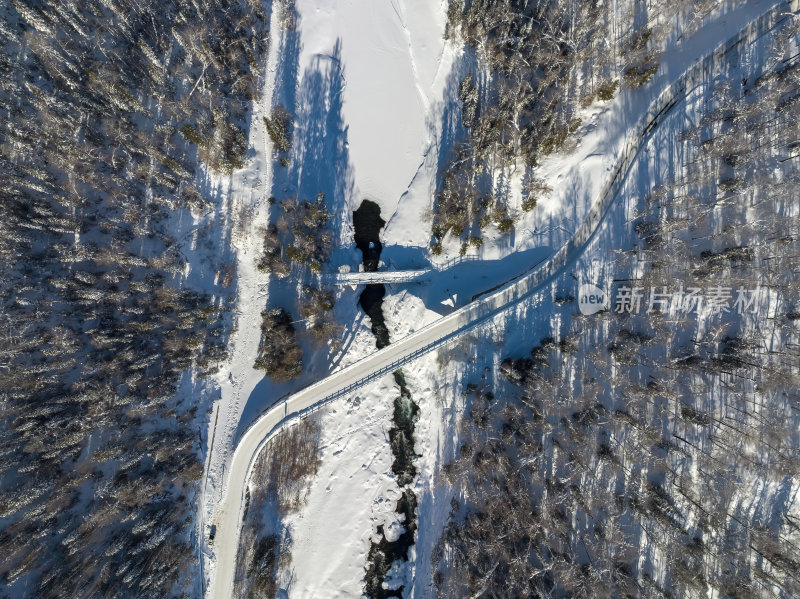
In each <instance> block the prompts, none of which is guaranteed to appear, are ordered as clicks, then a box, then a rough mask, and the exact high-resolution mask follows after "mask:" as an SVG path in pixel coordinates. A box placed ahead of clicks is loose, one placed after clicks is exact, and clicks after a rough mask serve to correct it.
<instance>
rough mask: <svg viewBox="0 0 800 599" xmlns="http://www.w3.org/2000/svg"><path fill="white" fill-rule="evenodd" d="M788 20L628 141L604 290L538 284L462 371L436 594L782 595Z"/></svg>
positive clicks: (789, 272)
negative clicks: (533, 330) (496, 339)
mask: <svg viewBox="0 0 800 599" xmlns="http://www.w3.org/2000/svg"><path fill="white" fill-rule="evenodd" d="M797 35H798V26H797V22H796V21H794V22H793V24H792V25H791V26H787V27H786V29H785V30H783V31H782V32H781V33H780V34H777V35H776V36H775V38H774V39H773V41H772V47H771V51H772V54H771V55H770V56H767V57H764V59H765V63H766V64H764V65H763V67H764V70H763V71H762V72H761V73H756V74H755V75H753V74H748V73H745V75H746V76H744V77H741V78H737V77H734V76H732V75H730V74H729V73H726V77H720V78H719V79H717V80H716V82H715V84H714V85H713V87H712V90H713V91H711V92H709V91H708V89H706V90H704V91H703V92H702V94H705V95H701V97H702V98H703V100H702V102H701V101H697V102H696V103H694V104H689V106H690V107H696V106H700V107H701V110H699V113H694V112H693V110H691V108H686V109H685V111H684V112H683V113H682V114H681V115H680V116H676V117H675V119H676V121H677V122H679V123H680V126H679V127H676V129H677V130H676V131H675V132H669V133H667V132H664V131H660V132H659V133H660V134H661V135H662V136H663V137H661V138H659V139H662V140H663V139H667V140H672V139H674V145H672V146H666V147H665V146H660V145H659V144H658V143H656V142H654V143H653V145H652V146H651V147H649V148H648V151H650V152H653V154H654V155H651V157H652V160H653V161H652V162H651V163H648V161H647V160H646V159H643V158H640V160H641V161H642V164H643V166H641V169H642V171H640V173H639V174H640V176H641V175H642V174H645V175H646V176H643V177H641V179H640V181H644V183H643V185H644V186H645V187H646V189H645V190H644V191H645V193H644V194H642V196H638V195H637V194H635V193H632V194H631V196H632V197H630V198H628V199H627V200H625V199H624V198H621V199H620V201H621V203H623V204H626V207H625V208H622V207H620V208H618V209H617V211H616V212H613V209H612V213H611V214H612V216H611V219H612V220H613V222H612V223H611V224H608V227H607V228H606V230H604V232H603V233H601V235H600V241H598V243H597V245H595V246H590V248H589V250H588V251H589V252H590V254H589V255H590V256H595V257H597V261H598V263H600V262H602V263H603V269H604V270H603V272H605V273H606V274H608V273H613V276H614V277H615V281H616V283H615V288H614V291H615V292H616V293H615V294H614V296H613V297H614V298H616V301H615V302H613V303H612V304H611V306H610V310H608V311H605V312H601V313H599V314H596V315H594V316H582V315H581V314H578V313H577V311H578V306H577V305H576V304H575V303H574V298H573V297H571V296H569V295H568V294H567V293H563V292H562V293H561V294H560V295H556V293H557V289H558V286H556V290H555V291H554V296H555V297H554V298H553V302H554V304H555V305H556V307H554V310H555V314H554V317H553V319H552V320H551V323H552V329H551V330H546V331H542V333H543V334H542V338H541V340H540V341H539V343H538V344H536V345H535V346H534V347H533V348H531V349H530V354H529V355H526V356H520V355H515V356H512V357H508V358H507V359H506V360H505V361H504V362H503V363H502V365H501V367H500V373H501V374H502V375H503V378H504V379H505V380H506V381H507V383H506V384H505V385H502V386H501V387H500V389H501V390H502V392H499V391H498V390H497V389H494V390H493V391H497V392H496V393H493V394H492V393H488V394H487V393H486V392H485V391H486V390H485V389H473V390H472V391H473V395H472V396H471V407H470V410H469V414H468V415H466V416H465V417H464V420H463V424H462V429H461V435H462V439H461V444H460V448H459V450H458V457H457V458H456V459H455V460H454V461H453V462H452V463H451V464H449V465H448V466H447V467H446V468H445V476H446V478H447V479H448V480H449V482H450V483H451V484H452V485H454V490H455V496H454V498H453V501H452V505H451V508H452V509H451V512H450V517H449V522H448V524H447V526H446V528H445V531H444V533H443V535H442V536H441V539H440V541H439V544H438V547H437V551H436V553H435V555H434V558H433V565H434V568H435V569H436V571H437V572H436V576H435V584H436V587H437V591H438V595H439V596H440V597H465V596H494V597H523V596H557V597H566V596H569V597H675V598H678V597H681V598H684V597H708V596H718V597H742V598H744V597H786V598H789V597H797V596H798V595H800V576H798V570H800V561H799V558H798V556H800V513H798V506H797V503H796V493H797V486H796V473H797V471H798V468H800V458H799V457H798V456H800V437H799V436H798V422H800V419H799V416H798V415H799V414H800V392H799V391H798V390H800V352H799V351H798V348H800V327H799V326H798V321H800V309H799V306H800V286H798V281H799V280H800V278H798V269H799V268H800V263H799V262H798V248H799V247H800V244H799V243H798V239H800V215H799V214H798V202H797V197H798V196H797V190H798V188H799V187H800V170H798V164H797V157H798V152H797V147H798V144H797V140H798V138H800V128H798V120H797V118H796V115H797V106H798V98H800V93H799V91H800V69H798V62H797V56H798V55H797V51H796V48H797V41H798V37H797ZM747 51H748V50H747V49H746V48H745V47H742V48H740V49H739V50H738V51H733V52H732V55H733V57H734V58H735V60H734V61H733V62H734V64H735V65H736V66H738V65H740V64H744V63H746V58H745V56H746V53H747ZM739 52H740V53H739ZM755 53H756V54H757V52H755ZM737 61H738V62H737ZM708 85H710V84H708ZM698 88H702V86H698ZM698 93H700V92H698ZM675 110H676V111H680V107H678V108H676V109H675ZM661 127H664V125H661ZM667 127H669V125H667ZM650 169H652V170H650ZM611 240H614V241H613V242H612V241H611ZM621 240H627V241H624V242H621ZM602 243H605V244H610V243H615V244H618V245H615V246H613V247H614V250H613V251H612V252H608V253H604V252H603V251H602V250H603V248H604V247H608V246H604V245H602ZM592 251H593V252H594V253H591V252H592ZM570 280H571V279H570ZM562 288H563V286H562ZM482 391H483V392H482Z"/></svg>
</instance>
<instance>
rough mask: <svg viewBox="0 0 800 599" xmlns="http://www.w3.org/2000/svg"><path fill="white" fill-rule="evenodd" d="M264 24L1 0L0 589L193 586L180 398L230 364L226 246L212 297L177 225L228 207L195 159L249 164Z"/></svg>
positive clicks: (254, 11)
mask: <svg viewBox="0 0 800 599" xmlns="http://www.w3.org/2000/svg"><path fill="white" fill-rule="evenodd" d="M264 20H265V16H264V12H263V7H262V6H261V3H260V2H256V1H249V2H246V1H244V0H243V1H242V2H227V1H226V2H218V1H213V0H212V1H201V2H153V1H148V0H145V1H127V0H102V1H101V0H97V1H95V0H89V1H86V2H78V3H75V2H70V1H61V0H42V1H29V0H13V1H11V2H5V3H3V4H2V6H0V72H1V73H2V75H0V97H1V98H2V101H0V106H2V108H1V109H0V189H1V190H2V191H0V195H1V196H2V201H0V210H1V211H2V215H1V216H0V220H2V222H3V226H2V227H0V229H2V230H0V251H1V252H2V256H3V260H2V266H0V269H1V271H2V275H0V282H1V283H2V289H1V290H0V292H1V293H2V316H1V318H2V331H3V333H2V334H3V343H2V344H1V345H2V349H0V352H2V368H0V378H1V379H2V383H0V390H1V391H2V413H1V414H0V422H1V423H2V424H0V439H1V440H0V452H1V453H2V466H0V481H2V491H1V492H0V547H2V559H0V588H2V589H5V590H7V591H8V592H10V593H12V594H13V595H15V596H41V597H56V596H65V597H66V596H69V597H101V596H115V597H161V596H164V595H171V594H173V595H178V594H181V593H182V592H184V591H192V592H195V591H194V590H193V589H199V585H198V580H197V577H198V573H197V571H198V562H197V554H198V548H197V543H198V541H197V538H196V536H195V535H194V534H193V530H194V524H193V523H194V520H195V517H196V512H197V506H196V496H197V485H198V483H197V481H198V480H199V479H200V477H201V475H202V471H203V464H202V461H201V459H202V458H201V456H202V454H201V452H200V450H201V443H202V442H203V441H202V438H201V437H200V436H199V431H200V430H201V426H202V425H203V423H204V422H205V421H206V420H207V418H208V416H207V415H206V414H205V410H206V409H207V406H203V407H202V409H200V408H201V403H200V398H194V400H189V401H183V400H182V399H181V398H176V395H175V391H176V385H177V383H178V381H179V379H180V378H181V377H182V376H183V374H184V373H185V372H186V371H187V369H190V368H191V369H192V370H193V371H194V372H195V373H196V375H197V376H204V375H208V374H211V373H213V372H214V371H215V370H216V368H217V364H218V363H219V362H220V360H222V359H223V358H224V356H225V353H226V336H227V333H228V330H229V328H230V317H229V315H228V314H229V311H230V305H229V303H228V298H229V297H230V292H229V290H226V286H230V285H231V280H230V273H228V274H227V275H226V273H225V269H224V268H223V266H222V261H221V260H216V265H215V264H208V265H206V267H205V268H206V270H208V271H209V272H206V274H205V277H206V278H209V279H213V280H214V283H213V284H211V285H210V288H211V289H213V290H214V291H213V292H212V293H213V295H212V294H209V293H208V290H209V286H206V287H205V288H203V287H200V286H197V285H193V284H192V282H190V281H188V280H187V278H186V276H185V275H186V274H187V268H186V265H187V258H186V255H185V252H187V251H189V247H190V245H195V244H197V243H198V239H197V237H194V238H191V234H192V231H191V229H190V228H187V226H186V222H187V221H188V223H189V224H191V223H192V220H193V216H192V215H200V214H209V213H210V214H212V215H213V213H214V211H215V209H216V207H217V205H218V198H217V197H215V193H216V191H215V190H214V189H213V188H211V187H209V186H208V185H206V184H204V182H203V179H202V178H198V177H197V176H196V173H197V172H200V171H201V170H204V169H208V171H209V172H217V173H226V172H230V171H232V170H234V169H238V168H240V167H241V166H242V165H243V163H244V162H243V161H244V158H245V151H246V148H247V139H246V135H247V126H248V122H249V118H250V116H249V115H250V112H251V107H252V102H253V101H254V100H255V99H257V98H258V97H259V94H260V91H259V90H260V88H261V85H262V74H261V72H260V71H261V66H260V65H262V63H263V58H264V55H265V52H266V36H265V32H266V28H265V22H264ZM206 181H208V179H206ZM212 218H213V217H212ZM199 242H200V244H201V245H202V244H203V243H205V244H208V245H209V248H210V249H209V253H211V254H212V255H214V254H217V256H221V255H223V254H224V252H225V248H224V244H225V243H226V239H206V240H203V239H202V238H200V240H199ZM0 595H3V596H5V595H6V593H5V592H3V591H0Z"/></svg>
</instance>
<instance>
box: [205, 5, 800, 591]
mask: <svg viewBox="0 0 800 599" xmlns="http://www.w3.org/2000/svg"><path fill="white" fill-rule="evenodd" d="M798 12H800V0H791V1H789V0H784V1H782V2H779V3H778V4H776V5H774V6H773V7H772V8H771V9H770V10H768V11H767V12H765V13H764V14H763V15H762V16H760V17H758V18H757V19H755V20H753V21H752V22H750V24H749V25H747V26H746V27H744V28H743V29H742V30H740V31H739V33H738V34H737V35H735V36H733V37H732V38H730V39H728V40H727V41H725V42H724V43H722V44H720V45H719V46H717V48H716V49H715V50H714V51H713V52H711V53H710V54H708V55H707V56H706V57H705V58H703V59H702V60H700V61H698V62H696V63H695V64H694V65H692V66H691V67H690V68H689V69H688V70H687V71H685V72H684V73H683V75H681V77H680V78H679V79H678V80H677V81H675V82H674V83H673V84H672V85H670V86H669V87H668V88H667V89H665V90H664V91H663V92H662V93H661V94H660V95H659V97H658V98H657V99H656V100H655V101H654V102H653V103H652V104H651V106H650V108H649V110H648V111H647V113H646V114H645V115H644V116H643V117H642V118H641V119H640V121H639V123H638V124H637V126H636V127H634V128H633V129H632V132H631V133H630V134H629V135H628V137H627V139H626V140H625V143H624V145H623V148H622V151H621V152H620V154H619V156H618V157H617V160H616V163H615V165H614V167H613V169H612V170H611V173H610V175H609V177H608V179H607V181H606V182H605V184H604V185H603V187H602V189H601V191H600V193H599V194H598V196H597V198H596V199H595V201H594V204H593V205H592V207H591V209H590V210H589V212H588V213H587V215H586V217H585V219H584V221H583V222H582V223H581V225H580V226H579V227H578V229H577V230H576V231H575V233H574V234H573V236H572V237H571V239H570V240H569V241H568V242H567V243H566V244H565V245H564V246H562V247H561V248H560V249H559V250H558V252H556V253H555V254H554V255H553V256H552V257H551V258H550V259H549V260H547V261H546V262H544V263H542V264H541V265H540V266H538V267H534V268H533V269H531V270H530V271H528V272H526V273H523V274H522V275H520V276H518V277H517V278H516V279H514V280H512V281H510V282H508V283H506V284H505V285H504V286H503V287H501V288H500V289H498V290H496V291H492V292H491V293H490V294H488V295H484V296H483V297H480V298H478V299H476V300H475V301H473V302H471V303H470V304H468V305H466V306H464V307H463V308H461V309H459V310H456V311H455V312H453V313H451V314H449V315H448V316H445V317H443V318H440V319H438V320H436V321H435V322H433V323H431V324H429V325H428V326H426V327H424V328H422V329H420V330H419V331H417V332H415V333H414V334H412V335H409V336H407V337H405V338H403V339H401V340H399V341H396V342H394V343H393V344H392V345H390V346H389V347H386V348H384V349H382V350H380V351H377V352H375V353H374V354H372V355H371V356H369V357H367V358H364V359H362V360H359V361H358V362H355V363H353V364H351V365H350V366H347V367H346V368H343V369H342V370H339V371H337V372H334V373H332V374H331V375H329V376H328V377H326V378H324V379H322V380H321V381H319V382H317V383H315V384H313V385H311V386H309V387H306V388H305V389H302V390H301V391H298V392H297V393H295V394H293V395H291V396H289V397H288V398H286V399H285V400H282V401H281V402H280V403H278V404H276V405H274V406H272V407H271V408H270V409H269V410H267V411H266V412H265V413H264V414H263V415H262V416H260V417H259V418H258V420H256V421H255V422H254V423H253V425H252V426H251V427H250V428H249V429H248V430H247V431H246V432H245V433H244V434H243V435H242V437H241V438H240V440H239V442H238V444H237V446H236V449H235V451H234V454H233V457H232V459H231V463H230V467H229V469H228V482H227V490H226V492H225V493H224V496H223V499H222V501H221V502H220V504H219V505H218V508H217V512H216V514H215V518H214V521H215V523H216V542H215V546H214V548H213V549H214V554H215V556H216V576H215V579H214V580H213V581H212V583H211V585H210V588H209V590H208V596H210V597H214V598H216V599H230V598H231V597H232V596H233V581H234V573H235V567H236V564H235V562H236V554H237V549H238V542H239V529H240V526H241V520H242V512H243V509H244V505H245V493H246V488H247V481H248V478H249V473H250V470H251V467H252V464H253V461H254V460H255V458H256V456H257V455H258V453H259V451H260V450H261V448H262V447H264V445H265V444H266V443H268V442H269V440H270V439H271V438H272V437H273V436H274V435H276V434H277V433H278V432H280V431H281V430H283V429H284V428H285V427H287V426H290V425H291V424H293V423H294V422H296V421H297V420H299V419H301V418H304V417H305V416H307V415H308V414H310V413H312V412H313V411H314V410H316V409H317V408H319V407H320V406H322V405H324V404H326V403H328V402H330V401H332V400H334V399H337V398H339V397H342V396H344V395H347V394H349V393H351V392H352V391H353V390H354V389H357V388H358V387H360V386H362V385H365V384H367V383H369V382H371V381H374V380H376V379H378V378H380V377H382V376H384V375H385V374H387V373H390V372H392V371H394V370H396V369H397V368H399V367H400V366H402V365H404V364H406V363H408V362H410V361H412V360H414V359H416V358H418V357H419V356H421V355H423V354H426V353H428V352H430V351H432V350H434V349H436V348H438V347H441V346H443V345H445V344H447V343H449V342H451V341H453V340H455V339H458V338H459V337H461V336H462V335H464V334H465V333H467V332H468V331H470V330H472V329H474V328H476V327H478V326H480V325H481V324H483V323H485V322H486V321H487V320H489V319H491V318H492V317H494V316H496V315H497V314H499V313H501V312H503V311H505V310H506V309H508V308H510V307H512V306H514V305H516V304H518V303H519V302H520V301H522V300H524V299H526V298H529V297H531V296H532V295H533V294H535V293H536V292H538V291H540V290H542V289H543V288H545V286H546V285H548V284H549V283H550V282H551V281H553V279H554V278H555V277H557V276H558V275H559V274H561V273H562V272H563V271H564V269H565V268H566V267H567V266H568V265H570V264H571V263H572V262H573V261H574V260H575V259H576V258H577V257H578V256H580V255H581V254H582V252H583V250H584V249H585V247H586V246H587V245H588V243H589V242H590V241H591V239H592V237H593V236H594V234H595V233H596V231H597V230H598V228H599V226H600V223H601V222H602V220H603V217H604V216H605V214H606V213H607V211H608V208H609V207H610V206H611V203H612V202H613V200H614V198H615V197H616V195H617V193H618V191H619V190H620V188H621V186H622V184H623V182H624V180H625V177H626V175H627V173H628V171H629V169H630V167H631V165H632V164H633V162H634V159H635V158H636V157H637V155H638V153H639V151H640V150H641V148H642V147H643V145H644V143H645V142H646V141H647V139H648V138H649V136H650V134H651V132H652V131H653V129H655V128H656V127H657V126H658V124H659V123H660V122H661V120H662V119H664V117H665V116H666V115H667V114H668V113H669V111H670V109H671V108H672V107H674V106H675V105H676V104H677V103H678V102H680V101H681V100H683V99H684V98H685V97H686V96H687V94H688V93H689V92H690V91H691V90H692V89H694V88H695V87H696V86H698V85H700V84H701V83H702V82H703V80H704V79H705V78H706V77H708V76H710V75H711V74H712V69H713V67H714V65H715V64H716V62H717V61H718V60H719V59H721V58H722V57H724V56H725V55H726V54H727V53H728V52H729V51H730V50H732V49H733V48H734V47H736V46H738V45H739V44H741V43H752V42H753V41H754V40H755V39H758V38H759V37H760V36H762V35H764V34H765V33H767V32H768V31H770V30H771V29H773V28H775V27H777V26H779V25H782V24H784V23H786V22H788V20H789V19H790V18H793V17H794V16H796V15H797V14H798Z"/></svg>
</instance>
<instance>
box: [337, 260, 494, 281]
mask: <svg viewBox="0 0 800 599" xmlns="http://www.w3.org/2000/svg"><path fill="white" fill-rule="evenodd" d="M477 260H478V257H477V256H474V255H468V256H458V257H456V258H451V259H450V260H448V261H447V262H443V263H442V264H433V265H431V266H426V267H423V268H417V269H406V270H379V271H377V272H338V273H328V274H326V275H323V280H324V281H325V282H326V283H328V284H330V285H371V284H376V283H385V284H387V285H388V284H391V283H425V282H427V281H430V280H431V275H432V274H433V273H434V272H442V271H445V270H448V269H450V268H453V267H454V266H457V265H458V264H462V263H464V262H476V261H477Z"/></svg>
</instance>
